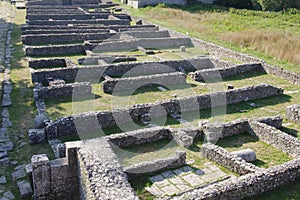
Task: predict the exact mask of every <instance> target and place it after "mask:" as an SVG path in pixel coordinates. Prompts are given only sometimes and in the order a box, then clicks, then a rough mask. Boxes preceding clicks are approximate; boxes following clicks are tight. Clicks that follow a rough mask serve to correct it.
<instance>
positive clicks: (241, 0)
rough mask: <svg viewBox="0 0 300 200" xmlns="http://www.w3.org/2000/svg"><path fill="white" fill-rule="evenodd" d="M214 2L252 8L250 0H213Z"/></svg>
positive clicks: (227, 5)
mask: <svg viewBox="0 0 300 200" xmlns="http://www.w3.org/2000/svg"><path fill="white" fill-rule="evenodd" d="M214 3H215V4H217V5H220V6H225V7H233V8H247V9H252V0H215V1H214Z"/></svg>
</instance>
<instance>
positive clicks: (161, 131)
mask: <svg viewBox="0 0 300 200" xmlns="http://www.w3.org/2000/svg"><path fill="white" fill-rule="evenodd" d="M106 138H107V139H108V140H109V142H111V143H112V144H113V145H116V146H118V147H120V148H124V147H130V146H134V145H140V144H144V143H150V142H155V141H158V140H161V139H164V138H168V139H172V134H171V132H170V130H169V129H168V128H164V127H153V128H145V129H139V130H135V131H130V132H126V133H119V134H113V135H109V136H106Z"/></svg>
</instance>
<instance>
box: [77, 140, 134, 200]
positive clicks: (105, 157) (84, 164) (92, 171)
mask: <svg viewBox="0 0 300 200" xmlns="http://www.w3.org/2000/svg"><path fill="white" fill-rule="evenodd" d="M78 162H79V163H80V165H79V166H80V170H81V174H84V173H85V174H86V175H85V176H80V177H79V178H80V183H83V184H82V185H81V186H80V187H79V188H81V195H80V196H81V199H85V198H84V197H88V198H87V199H101V200H106V199H107V200H108V199H116V198H118V199H131V200H138V197H137V196H136V194H135V192H134V190H133V189H132V187H131V185H130V184H129V182H128V179H127V175H126V174H125V173H124V171H123V168H122V167H121V165H120V163H119V159H118V157H117V155H116V154H115V153H114V151H113V150H112V149H111V147H110V145H109V143H108V142H107V141H106V140H105V139H103V138H98V139H92V140H87V141H84V142H83V145H81V147H80V149H79V150H78ZM100 177H101V178H100ZM84 179H85V180H84Z"/></svg>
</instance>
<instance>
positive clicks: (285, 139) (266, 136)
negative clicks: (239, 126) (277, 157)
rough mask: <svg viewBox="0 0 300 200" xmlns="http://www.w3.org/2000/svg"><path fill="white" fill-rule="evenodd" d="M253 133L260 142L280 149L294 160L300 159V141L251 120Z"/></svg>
mask: <svg viewBox="0 0 300 200" xmlns="http://www.w3.org/2000/svg"><path fill="white" fill-rule="evenodd" d="M249 124H250V126H251V129H252V131H253V132H252V133H253V134H255V135H256V136H257V137H258V138H259V139H260V140H262V141H264V142H266V143H267V144H270V145H272V146H274V147H275V148H278V149H280V150H281V151H283V152H285V153H287V154H288V155H289V156H291V157H293V158H299V157H300V140H298V139H297V138H295V137H293V136H291V135H289V134H287V133H284V132H282V131H280V130H278V129H276V128H274V127H272V126H269V125H267V124H264V123H261V122H258V121H256V120H251V121H250V122H249Z"/></svg>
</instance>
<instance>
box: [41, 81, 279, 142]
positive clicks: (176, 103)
mask: <svg viewBox="0 0 300 200" xmlns="http://www.w3.org/2000/svg"><path fill="white" fill-rule="evenodd" d="M282 92H283V91H282V89H280V88H277V87H274V86H271V85H265V84H262V85H258V86H251V87H245V88H240V89H234V90H230V91H226V92H217V93H211V94H205V95H199V96H193V97H187V98H178V99H176V100H174V99H172V100H166V101H162V102H157V103H153V104H140V105H135V106H132V107H129V108H124V109H119V110H114V111H113V112H112V111H101V112H90V113H82V114H77V115H73V116H68V117H63V118H59V119H58V120H56V121H54V122H52V123H51V124H49V125H48V126H47V127H46V133H47V137H48V138H57V137H61V136H63V135H72V134H77V133H78V132H77V129H76V127H75V122H76V123H79V124H80V127H81V128H82V129H83V130H84V129H86V130H88V129H90V128H91V126H90V124H89V122H94V121H97V123H98V125H99V127H102V128H106V127H112V126H115V125H117V123H118V124H124V123H128V122H130V121H131V120H133V121H139V120H140V119H141V116H142V115H144V114H146V113H149V110H150V108H153V109H158V110H162V107H163V108H164V109H165V111H162V112H158V113H156V115H157V116H160V115H164V114H172V113H180V112H182V111H188V110H189V111H193V110H199V109H206V108H210V107H211V106H221V105H226V104H234V103H238V102H242V101H250V100H254V99H260V98H265V97H270V96H274V95H280V94H282ZM221 97H223V98H225V99H226V101H220V102H216V103H215V104H216V105H212V104H211V99H213V98H215V99H222V98H221ZM156 107H157V108H156ZM130 118H131V119H130ZM81 122H84V123H81ZM77 128H78V127H77Z"/></svg>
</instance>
